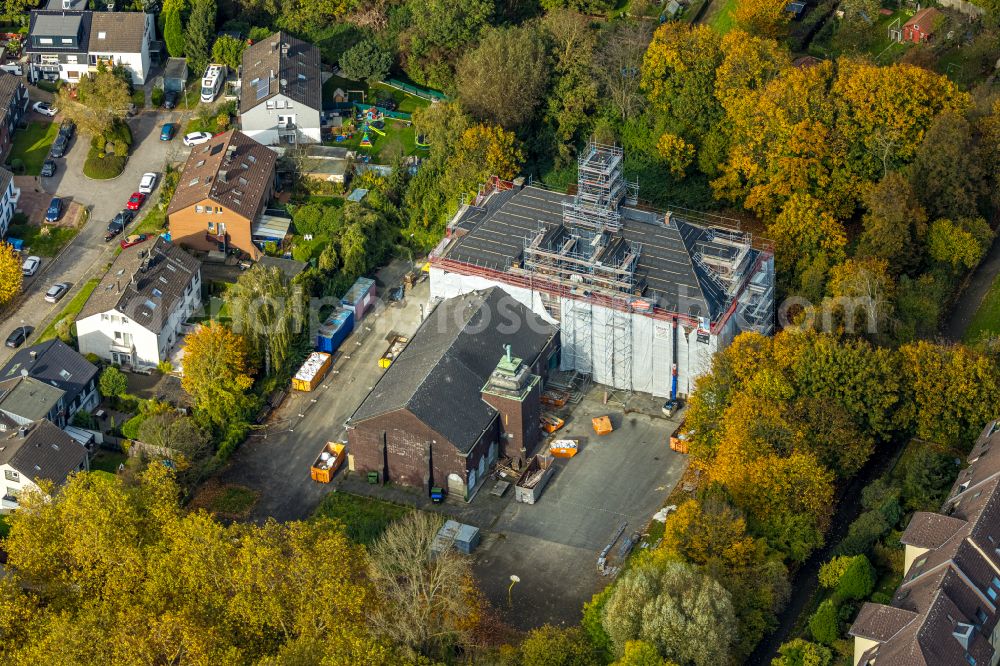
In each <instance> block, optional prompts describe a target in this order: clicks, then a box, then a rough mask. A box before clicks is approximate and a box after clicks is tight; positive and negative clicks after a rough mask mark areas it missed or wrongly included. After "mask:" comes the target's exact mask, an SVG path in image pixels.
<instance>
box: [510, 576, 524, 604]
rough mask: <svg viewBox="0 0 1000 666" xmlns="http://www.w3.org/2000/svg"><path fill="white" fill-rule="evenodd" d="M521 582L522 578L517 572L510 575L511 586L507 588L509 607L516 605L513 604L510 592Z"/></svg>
mask: <svg viewBox="0 0 1000 666" xmlns="http://www.w3.org/2000/svg"><path fill="white" fill-rule="evenodd" d="M520 582H521V579H520V578H519V577H518V575H517V574H511V575H510V587H508V588H507V606H508V607H509V608H513V607H514V604H513V602H512V601H511V599H510V593H511V591H513V589H514V586H515V585H517V584H518V583H520Z"/></svg>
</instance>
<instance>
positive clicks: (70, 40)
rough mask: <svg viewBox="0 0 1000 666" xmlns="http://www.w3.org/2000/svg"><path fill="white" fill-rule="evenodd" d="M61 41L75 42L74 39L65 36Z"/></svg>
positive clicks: (64, 42)
mask: <svg viewBox="0 0 1000 666" xmlns="http://www.w3.org/2000/svg"><path fill="white" fill-rule="evenodd" d="M60 41H61V42H62V43H63V44H72V43H73V40H72V39H70V38H69V37H63V38H62V39H61V40H60Z"/></svg>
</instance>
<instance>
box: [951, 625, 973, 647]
mask: <svg viewBox="0 0 1000 666" xmlns="http://www.w3.org/2000/svg"><path fill="white" fill-rule="evenodd" d="M951 635H952V636H954V637H955V638H956V639H957V640H958V642H959V643H961V644H962V647H963V648H965V649H966V650H968V649H969V639H970V638H972V625H971V624H966V623H965V622H959V623H958V624H956V625H955V631H953V632H952V634H951Z"/></svg>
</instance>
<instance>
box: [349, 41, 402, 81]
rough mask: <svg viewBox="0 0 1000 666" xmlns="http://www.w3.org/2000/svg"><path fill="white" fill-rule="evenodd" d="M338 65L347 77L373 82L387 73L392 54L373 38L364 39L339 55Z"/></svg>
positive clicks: (379, 79) (390, 64)
mask: <svg viewBox="0 0 1000 666" xmlns="http://www.w3.org/2000/svg"><path fill="white" fill-rule="evenodd" d="M340 67H341V69H343V70H344V76H346V77H347V78H349V79H354V80H356V81H367V82H368V83H369V84H375V83H378V82H379V81H381V80H382V79H384V78H385V77H387V76H388V75H389V69H391V68H392V54H391V53H390V52H389V51H386V50H385V49H383V48H382V47H381V46H379V44H378V42H376V41H375V40H374V39H366V40H364V41H361V42H358V43H357V44H355V45H354V46H352V47H351V48H349V49H348V50H346V51H344V52H343V53H342V54H341V55H340Z"/></svg>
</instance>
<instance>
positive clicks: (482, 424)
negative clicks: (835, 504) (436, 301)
mask: <svg viewBox="0 0 1000 666" xmlns="http://www.w3.org/2000/svg"><path fill="white" fill-rule="evenodd" d="M505 324H506V325H505ZM510 324H516V325H510ZM556 330H557V329H556V328H555V327H554V326H552V325H551V324H549V323H547V322H545V321H544V320H543V319H542V318H540V317H539V316H538V315H536V314H534V313H533V312H531V311H530V310H528V309H527V308H525V307H524V306H523V305H522V304H520V303H518V302H517V301H515V300H514V299H513V298H511V297H510V296H509V295H508V294H507V293H506V292H504V291H503V290H502V289H500V288H499V287H492V288H490V289H486V290H483V291H476V292H471V293H469V294H465V295H464V296H458V297H455V298H450V299H448V300H446V301H443V302H442V303H441V304H440V305H438V307H437V308H436V309H435V310H434V311H433V312H432V313H431V315H430V316H429V317H428V318H427V319H426V320H425V321H424V322H423V323H422V324H421V325H420V328H419V329H418V330H417V332H416V334H415V335H414V336H413V339H412V340H411V341H410V343H409V344H408V345H407V346H406V348H405V349H404V350H403V351H402V353H400V355H399V357H398V358H397V359H396V360H395V361H393V363H392V365H390V366H389V369H388V370H386V371H385V374H383V375H382V377H381V378H380V379H379V381H378V383H376V384H375V387H374V388H373V389H372V391H371V393H369V394H368V396H367V397H366V398H365V400H364V402H362V403H361V406H360V407H358V409H357V411H355V412H354V415H353V416H352V417H351V424H352V425H358V424H360V423H362V422H363V421H365V420H367V419H371V418H374V417H376V416H380V415H382V414H386V413H388V412H392V411H396V410H399V409H406V410H408V411H410V412H411V413H412V414H413V415H414V416H416V417H417V418H419V419H420V420H421V421H423V422H424V423H425V424H426V425H427V426H428V427H429V428H431V429H432V430H434V431H435V432H437V433H439V434H440V435H441V436H442V437H445V438H447V439H448V440H449V441H450V442H451V443H452V444H453V445H455V446H456V447H457V448H458V449H459V450H460V451H461V452H463V453H466V452H468V451H469V450H470V449H471V448H472V446H473V445H474V444H475V443H476V442H477V441H478V440H479V438H480V436H481V435H482V433H483V431H484V430H486V428H488V427H489V426H490V424H491V423H492V422H493V419H495V418H496V415H497V412H496V411H495V410H494V409H493V408H492V407H490V406H489V405H487V404H486V403H485V402H483V400H482V396H481V395H480V391H481V389H482V387H483V385H484V384H485V383H486V380H487V378H488V377H489V376H490V374H491V373H492V372H493V370H494V369H495V368H496V365H497V361H498V360H499V359H500V357H501V356H502V355H503V354H504V345H508V344H509V345H510V346H511V352H512V353H513V355H514V356H516V357H518V358H521V359H524V362H525V363H526V364H527V365H529V366H530V365H532V364H534V362H535V361H536V360H537V358H538V355H539V354H540V353H541V352H542V350H543V349H544V348H545V346H546V344H548V342H549V340H550V339H551V338H552V336H554V335H555V334H556Z"/></svg>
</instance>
